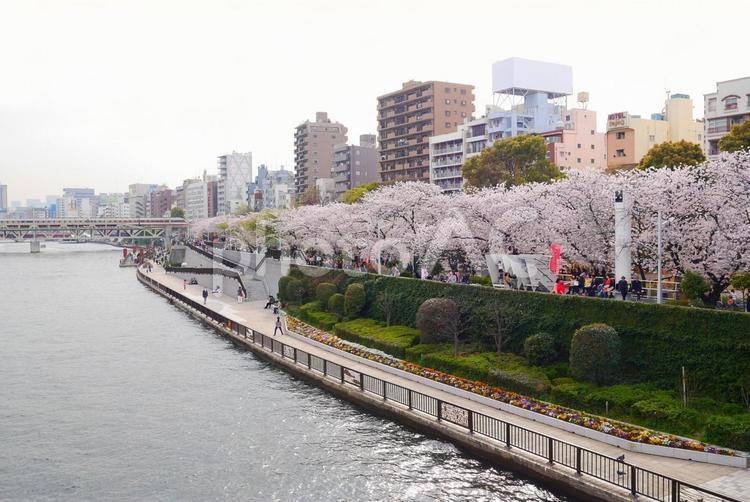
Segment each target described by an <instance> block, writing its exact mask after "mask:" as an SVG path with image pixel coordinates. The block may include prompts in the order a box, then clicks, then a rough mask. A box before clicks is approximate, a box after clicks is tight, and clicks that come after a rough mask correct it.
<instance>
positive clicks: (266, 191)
mask: <svg viewBox="0 0 750 502" xmlns="http://www.w3.org/2000/svg"><path fill="white" fill-rule="evenodd" d="M289 190H292V191H293V192H294V174H293V173H292V172H291V171H287V170H285V169H284V167H283V166H282V167H281V169H280V170H278V171H269V170H268V167H266V165H265V164H261V165H260V167H258V175H257V176H256V177H255V182H253V183H250V184H248V186H247V203H248V206H249V207H250V210H251V211H261V210H263V209H284V208H288V207H289V194H288V191H289Z"/></svg>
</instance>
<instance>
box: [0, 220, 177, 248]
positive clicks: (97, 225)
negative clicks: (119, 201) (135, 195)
mask: <svg viewBox="0 0 750 502" xmlns="http://www.w3.org/2000/svg"><path fill="white" fill-rule="evenodd" d="M187 227H188V222H187V221H186V220H185V219H183V218H55V219H36V220H0V239H14V240H30V241H31V242H32V245H31V246H32V252H34V250H35V249H34V248H35V244H34V243H35V242H38V241H39V240H49V239H54V240H58V239H75V240H97V241H108V242H123V241H124V242H132V241H135V240H159V239H163V240H164V241H165V242H168V241H169V240H170V239H171V237H172V235H173V233H174V232H180V231H184V230H186V229H187ZM37 246H38V244H37ZM36 250H37V251H38V248H37V249H36Z"/></svg>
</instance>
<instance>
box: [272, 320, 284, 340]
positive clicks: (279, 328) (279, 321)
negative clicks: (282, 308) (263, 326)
mask: <svg viewBox="0 0 750 502" xmlns="http://www.w3.org/2000/svg"><path fill="white" fill-rule="evenodd" d="M277 331H278V332H279V333H281V334H282V335H283V334H284V330H283V329H282V327H281V316H278V315H277V316H276V327H275V328H273V336H276V332H277Z"/></svg>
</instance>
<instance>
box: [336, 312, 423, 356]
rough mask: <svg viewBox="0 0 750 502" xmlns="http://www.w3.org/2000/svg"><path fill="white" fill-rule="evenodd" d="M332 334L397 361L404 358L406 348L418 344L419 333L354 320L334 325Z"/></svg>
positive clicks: (410, 329)
mask: <svg viewBox="0 0 750 502" xmlns="http://www.w3.org/2000/svg"><path fill="white" fill-rule="evenodd" d="M334 333H335V334H336V336H338V337H339V338H343V339H344V340H349V341H350V342H354V343H359V344H360V345H364V346H366V347H372V348H374V349H378V350H382V351H383V352H385V353H386V354H390V355H392V356H394V357H398V358H399V359H404V358H405V356H406V352H405V350H406V348H407V347H411V346H412V345H415V344H417V343H418V342H419V332H418V331H417V330H416V329H414V328H410V327H408V326H386V325H385V324H383V323H381V322H378V321H375V320H373V319H355V320H353V321H347V322H340V323H338V324H336V327H335V330H334Z"/></svg>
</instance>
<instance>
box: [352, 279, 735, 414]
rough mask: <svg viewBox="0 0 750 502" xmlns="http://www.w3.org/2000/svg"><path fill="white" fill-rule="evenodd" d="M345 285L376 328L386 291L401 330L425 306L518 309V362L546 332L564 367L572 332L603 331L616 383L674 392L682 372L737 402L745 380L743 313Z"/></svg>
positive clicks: (447, 287)
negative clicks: (360, 290) (589, 327)
mask: <svg viewBox="0 0 750 502" xmlns="http://www.w3.org/2000/svg"><path fill="white" fill-rule="evenodd" d="M349 281H357V282H365V281H366V282H365V290H366V293H367V305H366V306H365V310H364V312H363V315H365V316H367V317H371V318H374V319H379V320H382V319H380V317H379V314H378V312H377V309H376V308H374V307H373V301H372V300H373V299H374V298H375V297H376V295H377V294H378V293H380V292H381V291H383V290H386V289H389V290H391V291H393V292H395V293H399V294H401V297H402V301H401V302H400V303H399V304H398V306H397V308H396V309H395V310H394V312H393V319H392V322H393V323H394V324H401V325H405V326H416V323H415V314H416V312H417V309H418V308H419V306H420V305H421V304H422V302H424V301H425V300H427V299H429V298H437V297H443V298H451V299H453V300H455V301H457V302H458V303H459V304H461V305H462V307H463V308H465V309H467V310H471V311H476V310H477V309H480V308H482V307H484V306H485V305H486V304H487V303H488V302H489V301H490V300H493V299H497V300H498V301H500V302H503V303H509V304H510V303H512V304H516V305H519V306H520V307H521V308H523V309H524V310H526V311H528V312H531V313H532V314H533V315H532V316H531V319H530V320H529V321H528V322H526V323H524V324H523V326H522V327H521V329H522V330H523V332H522V333H519V334H518V336H517V337H514V339H513V341H511V342H509V343H508V344H507V345H506V349H507V350H510V351H512V352H514V353H517V354H520V353H521V351H522V343H523V340H524V339H525V338H526V337H528V336H531V335H533V334H535V333H538V332H540V331H545V332H548V333H553V334H555V335H556V337H557V338H558V349H559V350H558V352H559V357H560V358H561V359H562V360H567V358H568V352H567V347H568V346H569V344H570V340H571V338H572V336H573V333H574V332H575V331H576V330H577V329H578V328H580V327H581V326H584V325H586V324H592V323H605V324H608V325H609V326H612V327H613V328H614V329H615V330H616V331H617V333H618V334H619V335H620V340H621V342H622V359H621V361H620V373H619V374H618V375H617V379H618V382H619V383H638V382H649V383H653V384H655V385H656V386H658V387H662V388H673V387H674V386H675V385H677V383H678V382H679V381H680V368H681V367H682V366H685V369H686V371H687V374H688V378H689V379H690V381H691V382H693V383H694V384H695V386H696V389H695V390H696V392H698V393H699V394H702V395H706V396H712V397H714V398H718V399H723V400H728V401H733V402H739V401H740V399H741V397H740V382H741V381H742V379H743V378H745V375H748V374H750V316H747V315H746V314H743V313H737V312H723V311H716V310H706V309H695V308H687V307H678V306H668V305H654V304H648V303H636V302H622V301H612V300H606V299H599V298H587V297H580V296H575V295H552V294H548V293H535V292H527V291H512V290H504V289H496V288H477V287H469V286H466V285H457V284H447V283H440V282H434V281H421V280H411V279H404V278H400V277H387V276H377V275H352V276H350V277H349ZM475 317H476V316H475ZM482 333H483V326H482V325H481V322H480V321H479V320H478V319H476V318H475V319H474V320H473V321H472V325H471V326H470V327H469V333H468V334H469V335H470V336H471V337H473V338H474V339H479V338H480V337H481V334H482Z"/></svg>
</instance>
